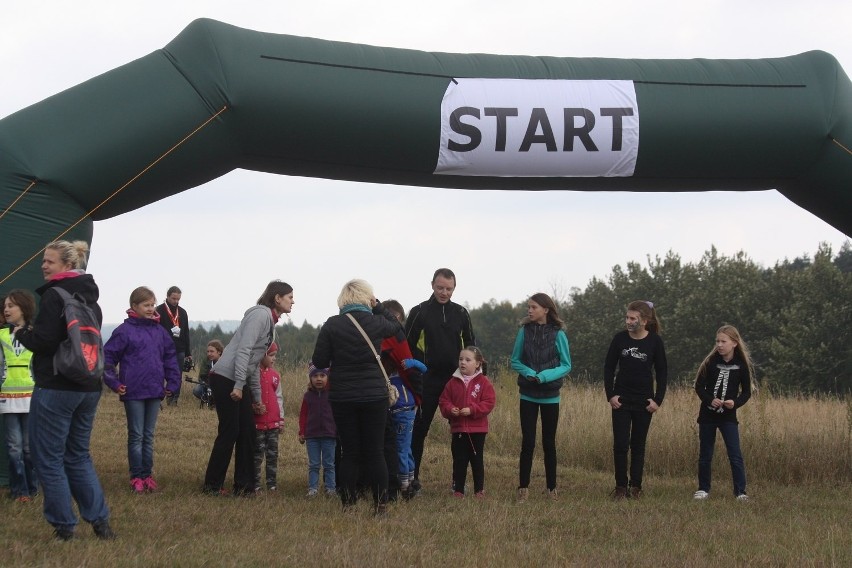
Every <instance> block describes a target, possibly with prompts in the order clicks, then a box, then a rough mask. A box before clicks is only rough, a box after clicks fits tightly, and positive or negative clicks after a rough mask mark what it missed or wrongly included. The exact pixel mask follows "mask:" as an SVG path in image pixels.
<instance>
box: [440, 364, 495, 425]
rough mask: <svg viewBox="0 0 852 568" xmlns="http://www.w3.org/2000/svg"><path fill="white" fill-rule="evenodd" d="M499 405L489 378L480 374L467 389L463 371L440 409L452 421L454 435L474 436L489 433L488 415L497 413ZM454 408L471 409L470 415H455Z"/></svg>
mask: <svg viewBox="0 0 852 568" xmlns="http://www.w3.org/2000/svg"><path fill="white" fill-rule="evenodd" d="M496 402H497V398H496V395H495V394H494V386H493V385H492V384H491V381H489V380H488V377H486V376H485V375H483V374H482V373H478V374H477V375H476V376H474V377H473V378H472V379H471V380H470V382H469V383H468V384H467V386H465V384H464V380H462V376H461V372H460V371H458V370H456V372H455V373H453V376H452V377H450V380H449V381H448V382H447V386H445V387H444V392H442V393H441V398H439V399H438V407H439V408H440V409H441V415H442V416H443V417H444V418H446V419H447V420H449V421H450V431H451V432H452V433H453V434H455V433H457V432H464V433H467V434H473V433H476V432H488V414H489V413H490V412H491V411H492V410H494V404H495V403H496ZM453 408H470V416H453V414H452V410H453Z"/></svg>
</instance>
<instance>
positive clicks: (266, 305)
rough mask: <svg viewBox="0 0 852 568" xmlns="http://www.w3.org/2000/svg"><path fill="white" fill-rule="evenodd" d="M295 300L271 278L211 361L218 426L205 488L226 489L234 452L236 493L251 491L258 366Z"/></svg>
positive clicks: (286, 287)
mask: <svg viewBox="0 0 852 568" xmlns="http://www.w3.org/2000/svg"><path fill="white" fill-rule="evenodd" d="M293 303H294V302H293V287H292V286H290V285H289V284H286V283H284V282H281V281H280V280H274V281H272V282H270V283H269V284H268V285H267V286H266V290H264V292H263V294H262V295H261V296H260V298H258V300H257V305H256V306H253V307H251V308H249V309H248V310H247V311H246V313H245V315H243V320H242V321H241V322H240V326H239V327H238V328H237V331H236V332H235V333H234V337H233V338H232V339H231V342H230V343H228V346H227V347H225V351H224V352H223V353H222V356H221V357H220V358H219V360H218V361H216V363H215V364H214V365H213V369H212V370H211V372H210V388H211V390H212V391H213V399H214V400H215V401H216V414H217V415H218V417H219V430H218V434H217V435H216V441H215V442H213V449H212V451H211V452H210V461H209V462H208V463H207V473H206V474H205V475H204V487H203V489H202V491H203V492H204V493H208V494H214V495H219V494H225V493H227V492H226V491H225V490H224V489H223V486H224V484H225V475H226V474H227V472H228V466H229V465H230V464H231V454H232V453H233V454H234V495H237V496H242V497H247V496H252V495H254V445H255V432H254V430H255V427H254V417H253V414H263V413H264V412H266V409H265V408H264V406H263V402H262V400H261V397H260V375H259V370H258V368H259V365H260V361H261V359H263V356H264V355H265V354H266V351H267V349H268V348H269V345H270V344H272V342H273V341H275V324H276V323H277V322H278V318H279V317H280V316H281V314H289V313H290V310H291V308H292V307H293ZM246 386H248V389H246Z"/></svg>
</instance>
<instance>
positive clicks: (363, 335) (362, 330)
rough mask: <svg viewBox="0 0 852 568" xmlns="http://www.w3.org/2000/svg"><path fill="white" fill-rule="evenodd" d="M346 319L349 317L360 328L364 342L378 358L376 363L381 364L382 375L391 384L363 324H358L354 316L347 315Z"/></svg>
mask: <svg viewBox="0 0 852 568" xmlns="http://www.w3.org/2000/svg"><path fill="white" fill-rule="evenodd" d="M346 317H348V318H349V319H350V320H352V323H353V324H355V327H357V328H358V331H360V332H361V336H362V337H363V338H364V340H365V341H366V342H367V345H369V346H370V351H372V352H373V355H374V356H375V357H376V362H377V363H378V364H379V369H381V370H382V374H383V375H384V376H385V380H386V381H387V382H388V383H390V379H389V378H388V373H387V371H385V366H384V365H382V358H381V357H380V356H379V354H378V353H376V346H375V345H373V342H372V341H370V337H369V336H368V335H367V332H366V331H364V328H363V327H361V324H360V323H358V320H356V319H355V318H354V317H353V316H352V314H346Z"/></svg>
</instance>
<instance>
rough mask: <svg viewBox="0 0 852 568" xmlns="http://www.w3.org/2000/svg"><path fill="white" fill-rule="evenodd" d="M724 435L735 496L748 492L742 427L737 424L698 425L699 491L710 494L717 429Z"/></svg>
mask: <svg viewBox="0 0 852 568" xmlns="http://www.w3.org/2000/svg"><path fill="white" fill-rule="evenodd" d="M717 428H718V429H719V432H721V433H722V439H723V440H724V441H725V448H726V449H727V450H728V461H729V462H730V464H731V476H732V477H733V482H734V495H735V496H739V495H744V494H745V492H746V474H745V461H744V460H743V453H742V451H741V450H740V426H739V424H737V423H735V422H723V423H721V424H699V425H698V443H699V450H698V489H700V490H702V491H707V492H708V493H709V492H710V477H711V471H712V466H713V449H714V446H715V445H716V429H717Z"/></svg>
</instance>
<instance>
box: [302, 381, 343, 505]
mask: <svg viewBox="0 0 852 568" xmlns="http://www.w3.org/2000/svg"><path fill="white" fill-rule="evenodd" d="M328 377H329V370H328V369H318V368H316V367H314V366H313V365H310V367H309V371H308V380H309V381H310V383H309V384H308V390H307V392H306V393H305V396H304V397H303V398H302V408H301V409H300V411H299V443H300V444H305V448H306V449H307V451H308V495H307V496H308V497H316V496H317V494H318V493H319V477H320V464H322V471H323V479H324V481H325V492H326V494H328V495H330V496H334V495H336V494H337V484H336V482H335V469H334V452H335V449H336V448H337V429H336V427H335V424H334V416H333V415H332V412H331V403H330V402H329V400H328Z"/></svg>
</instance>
